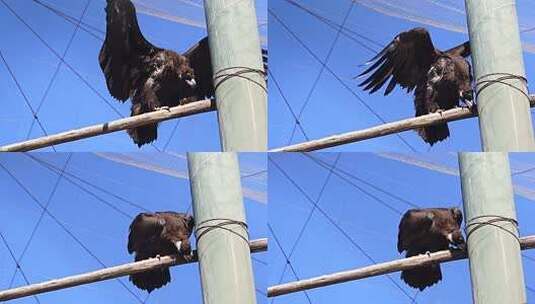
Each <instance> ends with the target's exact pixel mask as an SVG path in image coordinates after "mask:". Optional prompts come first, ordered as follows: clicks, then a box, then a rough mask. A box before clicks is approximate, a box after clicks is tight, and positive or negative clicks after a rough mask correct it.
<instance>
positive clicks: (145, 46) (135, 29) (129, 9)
mask: <svg viewBox="0 0 535 304" xmlns="http://www.w3.org/2000/svg"><path fill="white" fill-rule="evenodd" d="M159 50H161V49H160V48H158V47H156V46H154V45H152V44H151V43H150V42H148V41H147V40H146V39H145V37H143V34H142V33H141V30H140V29H139V25H138V22H137V17H136V9H135V7H134V5H133V4H132V2H131V1H130V0H107V6H106V38H105V40H104V43H103V45H102V48H101V50H100V55H99V62H100V67H101V69H102V72H103V73H104V76H105V77H106V84H107V86H108V90H109V91H110V94H111V95H112V96H113V97H115V98H117V99H118V100H121V101H125V100H127V99H128V97H129V96H130V92H131V90H133V89H134V87H135V84H134V82H135V80H136V79H137V78H138V77H139V76H140V75H141V73H143V72H144V65H143V58H144V57H146V56H149V55H151V54H153V53H154V52H157V51H159Z"/></svg>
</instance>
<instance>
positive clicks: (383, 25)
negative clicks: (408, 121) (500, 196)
mask: <svg viewBox="0 0 535 304" xmlns="http://www.w3.org/2000/svg"><path fill="white" fill-rule="evenodd" d="M297 2H298V3H300V4H301V5H302V6H304V7H305V8H306V9H309V10H311V11H312V12H314V13H316V14H318V15H320V16H321V17H324V18H327V19H329V20H332V21H333V22H334V23H335V24H337V25H335V28H334V29H333V28H331V27H329V26H327V25H326V24H325V23H323V22H320V21H319V20H318V19H317V18H315V17H313V16H311V15H310V14H308V13H306V12H304V11H303V10H301V9H299V8H297V7H295V6H292V5H290V4H288V2H287V1H286V0H270V4H269V5H270V10H272V11H273V12H274V14H275V15H276V16H277V17H278V18H280V19H281V20H282V21H283V22H284V23H285V24H286V26H287V27H288V28H289V29H290V30H291V31H293V32H294V33H295V35H297V36H298V37H299V39H300V40H302V42H303V43H304V44H306V45H307V46H308V48H310V50H311V51H312V52H314V53H315V54H316V56H317V57H318V58H319V59H321V60H322V61H326V60H325V59H326V58H327V55H328V52H329V49H330V48H331V45H333V42H334V41H335V37H336V34H337V28H336V26H338V25H339V24H341V23H342V21H343V20H344V16H345V15H346V13H347V12H348V10H349V8H350V3H351V1H349V0H335V1H320V0H299V1H297ZM355 2H356V3H355V4H354V5H353V7H352V10H351V13H350V14H349V17H348V19H347V22H346V24H345V27H346V28H347V30H345V31H343V33H345V34H347V35H349V36H350V38H348V37H347V36H345V35H341V36H340V37H339V39H338V40H337V42H336V43H335V44H334V49H333V51H332V54H331V56H330V57H329V59H328V60H327V66H328V67H329V68H330V69H331V70H332V71H333V72H334V73H335V74H336V75H337V76H338V77H339V78H340V79H341V80H342V82H343V83H344V85H345V86H347V88H345V87H344V86H343V85H342V84H340V82H339V81H338V80H337V79H336V78H335V77H334V76H333V75H332V74H331V73H329V72H328V71H327V70H324V71H323V73H322V75H321V77H320V78H319V81H318V84H317V86H316V88H315V90H313V91H311V89H312V87H313V84H314V82H315V81H316V79H317V77H318V75H319V73H320V71H321V68H322V65H321V63H320V62H319V61H317V60H316V59H314V57H313V56H312V55H310V54H309V52H307V51H306V50H305V49H304V48H303V47H302V46H301V44H299V43H298V42H297V40H296V39H295V38H294V37H293V36H292V35H291V34H289V32H288V31H287V30H286V29H285V28H284V27H283V26H282V25H281V23H279V22H278V21H277V20H276V18H272V16H271V15H270V18H269V31H270V35H269V39H270V49H271V53H270V72H271V73H272V75H274V76H275V78H274V79H275V80H276V81H277V82H278V83H279V85H280V87H281V89H282V91H283V93H284V95H285V97H286V99H287V100H288V103H289V104H290V106H291V108H292V109H293V111H294V112H295V113H296V114H299V112H300V110H301V108H302V106H303V105H304V104H305V102H306V100H307V96H309V93H310V92H311V93H310V98H309V102H308V105H307V106H306V107H305V108H304V111H303V113H302V117H301V124H302V126H303V128H304V130H305V132H306V134H307V136H308V137H309V138H311V139H315V138H321V137H325V136H329V135H333V134H337V133H342V132H349V131H353V130H360V129H364V128H368V127H371V126H375V125H379V124H381V121H380V119H379V118H378V117H376V116H375V115H374V114H373V113H372V112H371V111H370V110H369V109H367V108H366V107H365V106H364V105H363V103H362V101H363V102H365V103H366V104H367V105H368V106H369V107H371V108H372V109H373V110H374V111H375V112H376V113H377V114H378V115H379V116H380V118H382V119H384V121H387V122H389V121H396V120H400V119H403V118H408V117H413V116H414V108H413V101H412V94H406V93H405V92H404V91H402V90H400V89H396V90H394V92H393V93H392V94H390V95H389V96H388V97H383V95H382V94H381V93H378V94H374V95H369V94H368V93H365V92H363V91H362V90H361V89H360V88H359V87H358V83H359V81H358V80H355V79H353V77H354V76H356V75H358V74H359V73H360V72H362V71H363V69H362V67H360V65H361V64H363V63H365V62H366V61H368V60H369V59H370V58H372V57H373V56H374V53H375V52H376V51H379V50H381V49H382V47H383V46H384V45H386V44H387V43H389V42H390V41H391V40H392V39H393V38H394V37H395V36H396V35H397V34H398V33H399V32H401V31H405V30H408V29H410V28H414V27H426V28H427V29H428V30H429V31H430V32H431V35H432V39H433V42H434V44H435V46H436V47H437V48H439V49H447V48H449V47H452V46H455V45H457V44H459V43H462V42H464V41H466V40H467V39H468V34H467V33H466V16H465V12H464V0H360V1H355ZM516 2H517V6H518V12H519V23H520V26H521V29H529V28H533V27H535V20H533V13H532V12H533V11H535V3H534V2H533V1H530V0H517V1H516ZM522 41H523V42H524V47H525V52H524V58H525V63H526V70H527V74H528V79H530V80H531V79H532V77H534V70H533V67H534V66H535V30H534V31H531V32H527V33H525V34H523V35H522ZM274 79H273V77H272V78H270V80H269V81H270V96H269V98H270V105H269V123H270V127H269V144H270V147H272V148H275V147H280V146H285V145H288V143H297V142H302V141H305V140H306V139H305V137H304V135H303V133H301V131H300V130H299V129H298V130H297V132H296V133H295V136H294V137H293V138H292V136H291V134H292V130H293V128H294V124H295V119H294V118H293V116H292V114H291V112H290V111H289V109H288V106H287V105H286V103H285V102H284V99H283V98H282V97H281V94H280V92H279V91H278V90H277V87H276V86H275V85H273V83H274ZM353 94H355V95H357V96H358V97H355V96H354V95H353ZM358 98H360V99H362V101H359V99H358ZM450 129H451V133H452V136H451V137H450V138H449V139H448V140H447V141H445V142H443V143H440V144H437V145H435V146H433V148H432V149H431V151H459V150H464V151H479V150H481V147H480V141H479V128H478V124H477V120H476V119H470V120H464V121H460V122H454V123H451V124H450ZM400 135H401V136H402V137H403V139H404V140H405V141H407V142H408V143H409V145H410V146H412V147H413V148H414V149H415V150H416V151H418V152H425V151H428V150H429V146H428V145H427V144H425V143H424V142H423V141H422V140H421V139H420V138H419V137H418V136H417V134H416V133H415V132H413V131H408V132H404V133H401V134H400ZM290 139H291V140H290ZM332 150H336V151H402V152H410V151H411V150H410V148H409V147H408V145H406V144H405V143H403V142H402V141H401V140H400V138H399V137H398V136H396V135H390V136H386V137H382V138H378V139H373V140H367V141H364V142H360V143H354V144H349V145H344V146H339V147H335V148H332Z"/></svg>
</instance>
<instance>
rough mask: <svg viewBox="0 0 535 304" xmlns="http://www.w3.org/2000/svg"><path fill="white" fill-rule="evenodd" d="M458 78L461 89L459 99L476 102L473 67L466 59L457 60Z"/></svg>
mask: <svg viewBox="0 0 535 304" xmlns="http://www.w3.org/2000/svg"><path fill="white" fill-rule="evenodd" d="M456 63H457V66H456V67H457V68H456V76H457V77H456V78H457V81H458V87H459V98H460V99H461V100H462V101H463V102H465V103H466V102H467V101H468V102H471V101H473V100H474V89H473V88H472V82H473V77H472V66H471V65H470V63H469V62H468V61H467V60H466V59H464V58H463V59H462V60H457V62H456Z"/></svg>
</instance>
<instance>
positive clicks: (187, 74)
mask: <svg viewBox="0 0 535 304" xmlns="http://www.w3.org/2000/svg"><path fill="white" fill-rule="evenodd" d="M178 71H179V73H178V78H179V79H180V80H183V81H184V82H185V83H186V84H187V85H188V86H189V87H190V88H192V89H194V88H195V87H196V86H197V82H196V81H195V71H193V68H192V67H191V66H190V65H189V60H188V59H187V58H185V57H183V61H182V62H181V64H180V67H179V69H178Z"/></svg>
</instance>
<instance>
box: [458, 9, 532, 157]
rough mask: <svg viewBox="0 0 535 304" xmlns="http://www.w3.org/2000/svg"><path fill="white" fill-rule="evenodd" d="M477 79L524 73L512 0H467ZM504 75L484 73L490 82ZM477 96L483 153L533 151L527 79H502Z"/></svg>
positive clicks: (521, 74)
mask: <svg viewBox="0 0 535 304" xmlns="http://www.w3.org/2000/svg"><path fill="white" fill-rule="evenodd" d="M465 3H466V12H467V16H468V29H469V34H470V45H471V49H472V62H473V64H474V71H475V77H474V78H475V79H476V81H477V80H478V79H480V78H481V77H483V76H485V75H489V74H492V73H510V74H514V75H518V76H521V77H525V76H526V75H525V70H524V61H523V58H522V46H521V42H520V33H519V29H518V20H517V15H516V3H515V0H466V1H465ZM502 76H503V75H493V76H488V77H484V78H483V79H481V80H494V79H497V78H500V77H502ZM504 82H506V83H508V84H511V85H513V86H515V87H517V88H518V89H520V90H521V91H522V92H520V91H518V90H516V89H514V88H511V87H510V86H508V85H505V84H499V83H495V84H492V85H490V86H489V87H487V88H486V89H484V90H483V91H481V94H480V95H479V96H478V99H477V103H478V111H479V127H480V130H481V143H482V148H483V151H503V152H507V151H535V143H534V140H533V127H532V124H531V113H530V106H529V100H528V97H526V95H524V94H523V93H526V94H527V92H528V91H527V87H526V83H525V82H524V81H522V80H519V79H515V80H504ZM479 88H481V86H479Z"/></svg>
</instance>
